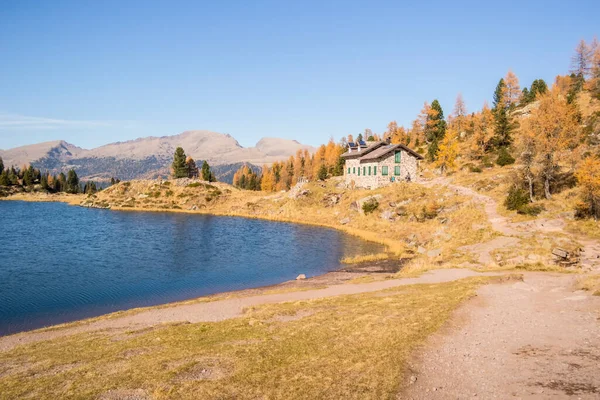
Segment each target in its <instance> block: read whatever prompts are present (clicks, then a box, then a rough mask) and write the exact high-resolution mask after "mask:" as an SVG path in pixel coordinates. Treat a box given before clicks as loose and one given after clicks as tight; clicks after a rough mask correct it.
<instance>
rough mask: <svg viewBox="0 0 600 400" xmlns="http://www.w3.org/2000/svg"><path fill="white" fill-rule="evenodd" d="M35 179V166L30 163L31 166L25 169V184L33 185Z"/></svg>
mask: <svg viewBox="0 0 600 400" xmlns="http://www.w3.org/2000/svg"><path fill="white" fill-rule="evenodd" d="M34 179H35V175H34V172H33V167H32V166H31V165H30V166H29V168H25V169H24V171H23V186H33V182H34Z"/></svg>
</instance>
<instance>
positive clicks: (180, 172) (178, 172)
mask: <svg viewBox="0 0 600 400" xmlns="http://www.w3.org/2000/svg"><path fill="white" fill-rule="evenodd" d="M185 161H186V156H185V151H183V148H181V147H178V148H177V149H175V154H174V155H173V164H172V165H171V168H172V170H173V177H174V178H175V179H178V178H187V177H188V169H187V164H186V163H185Z"/></svg>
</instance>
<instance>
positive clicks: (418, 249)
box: [417, 246, 427, 254]
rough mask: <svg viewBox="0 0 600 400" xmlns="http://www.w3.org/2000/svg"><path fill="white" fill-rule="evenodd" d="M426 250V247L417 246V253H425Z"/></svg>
mask: <svg viewBox="0 0 600 400" xmlns="http://www.w3.org/2000/svg"><path fill="white" fill-rule="evenodd" d="M426 252H427V249H426V248H425V247H423V246H419V247H417V253H419V254H425V253H426Z"/></svg>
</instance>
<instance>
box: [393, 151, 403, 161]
mask: <svg viewBox="0 0 600 400" xmlns="http://www.w3.org/2000/svg"><path fill="white" fill-rule="evenodd" d="M401 155H402V152H401V151H397V152H396V154H395V155H394V156H395V161H396V162H397V163H399V162H400V161H401V158H400V157H401Z"/></svg>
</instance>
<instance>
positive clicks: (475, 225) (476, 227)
mask: <svg viewBox="0 0 600 400" xmlns="http://www.w3.org/2000/svg"><path fill="white" fill-rule="evenodd" d="M471 229H473V230H474V231H480V230H482V229H485V225H484V224H476V223H473V224H472V225H471Z"/></svg>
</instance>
